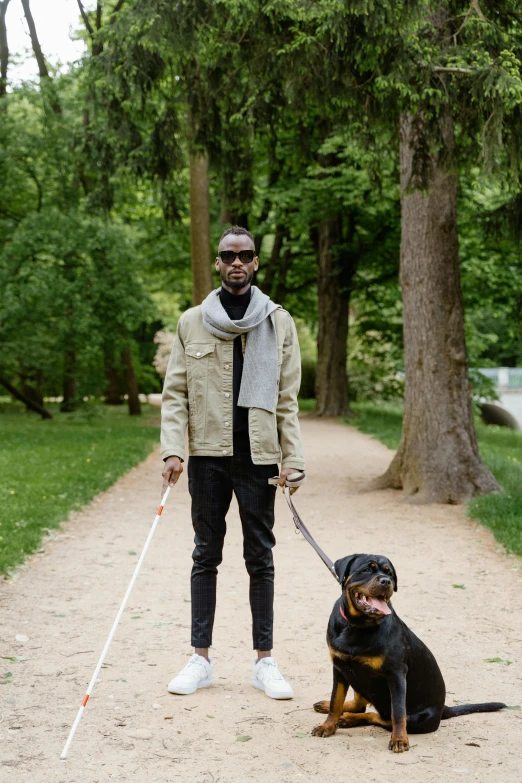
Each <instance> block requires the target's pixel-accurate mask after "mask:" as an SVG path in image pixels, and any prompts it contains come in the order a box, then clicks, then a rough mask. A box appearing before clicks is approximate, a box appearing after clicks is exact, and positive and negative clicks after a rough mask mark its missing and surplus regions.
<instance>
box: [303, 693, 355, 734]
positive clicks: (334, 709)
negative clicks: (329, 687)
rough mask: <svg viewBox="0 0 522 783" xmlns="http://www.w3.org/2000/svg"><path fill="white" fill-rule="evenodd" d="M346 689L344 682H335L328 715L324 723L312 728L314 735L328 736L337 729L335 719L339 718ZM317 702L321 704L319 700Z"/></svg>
mask: <svg viewBox="0 0 522 783" xmlns="http://www.w3.org/2000/svg"><path fill="white" fill-rule="evenodd" d="M347 690H348V688H347V687H346V685H345V684H344V683H342V682H338V683H337V686H336V688H335V691H334V692H333V693H332V699H331V701H330V711H329V713H328V717H327V718H326V720H325V722H324V723H321V725H320V726H316V727H315V729H313V731H312V734H313V736H314V737H330V736H331V735H332V734H335V732H336V731H337V721H338V720H339V716H340V715H341V712H342V711H343V705H344V700H345V698H346V691H347ZM319 704H321V702H319ZM314 709H315V705H314Z"/></svg>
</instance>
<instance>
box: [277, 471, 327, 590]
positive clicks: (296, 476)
mask: <svg viewBox="0 0 522 783" xmlns="http://www.w3.org/2000/svg"><path fill="white" fill-rule="evenodd" d="M268 483H269V484H271V485H272V486H278V485H279V476H274V477H273V478H271V479H268ZM305 483H306V475H305V473H304V471H303V472H302V473H291V474H290V475H289V476H287V477H286V480H285V498H286V502H287V503H288V507H289V509H290V511H291V513H292V517H293V519H294V525H295V529H296V532H297V533H302V534H303V536H304V538H305V539H306V540H307V541H308V543H309V544H310V546H311V547H313V549H315V551H316V552H317V554H318V555H319V557H320V558H321V560H322V561H323V563H324V564H325V566H326V567H327V569H328V570H329V571H330V573H331V574H332V576H333V577H334V578H335V580H336V582H339V577H338V576H337V573H336V570H335V566H334V564H333V562H332V561H331V560H330V558H329V557H328V555H327V554H325V553H324V552H323V550H322V549H321V547H320V546H319V544H317V542H316V541H315V539H314V537H313V536H312V534H311V533H310V531H309V530H308V528H307V527H306V525H305V523H304V522H303V520H302V519H301V517H300V516H299V514H298V512H297V509H296V507H295V506H294V504H293V502H292V497H291V495H290V489H291V488H292V487H300V486H301V485H302V484H305Z"/></svg>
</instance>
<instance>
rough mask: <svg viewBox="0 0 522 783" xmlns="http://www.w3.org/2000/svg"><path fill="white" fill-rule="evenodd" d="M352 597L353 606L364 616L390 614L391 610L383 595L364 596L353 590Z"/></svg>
mask: <svg viewBox="0 0 522 783" xmlns="http://www.w3.org/2000/svg"><path fill="white" fill-rule="evenodd" d="M352 595H353V600H354V602H355V605H356V606H357V607H358V608H359V609H361V610H362V611H363V612H365V613H366V614H376V613H379V614H391V609H390V607H389V606H388V601H387V599H386V596H384V595H379V596H376V595H365V594H364V593H361V592H358V591H357V590H354V591H353V593H352Z"/></svg>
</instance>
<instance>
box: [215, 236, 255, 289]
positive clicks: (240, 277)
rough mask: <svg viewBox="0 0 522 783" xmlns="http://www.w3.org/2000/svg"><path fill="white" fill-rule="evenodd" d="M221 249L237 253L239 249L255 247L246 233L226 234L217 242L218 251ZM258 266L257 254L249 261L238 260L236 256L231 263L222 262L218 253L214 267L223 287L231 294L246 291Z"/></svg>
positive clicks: (253, 248)
mask: <svg viewBox="0 0 522 783" xmlns="http://www.w3.org/2000/svg"><path fill="white" fill-rule="evenodd" d="M222 250H232V251H234V252H235V253H239V252H240V251H241V250H255V247H254V243H253V242H252V240H251V239H250V237H248V236H247V235H246V234H227V235H226V237H223V239H222V240H221V242H220V243H219V248H218V253H220V252H221V251H222ZM258 266H259V259H258V257H257V256H254V258H253V260H252V261H250V262H244V261H240V260H239V258H238V257H237V256H236V258H235V260H234V261H233V262H232V263H231V264H224V263H223V262H222V260H221V258H220V257H219V255H218V256H217V258H216V269H217V271H218V272H219V275H220V277H221V281H222V284H223V288H226V289H227V291H229V292H230V293H231V294H244V293H246V292H247V291H248V288H249V286H250V284H251V282H252V278H253V276H254V272H256V271H257V269H258Z"/></svg>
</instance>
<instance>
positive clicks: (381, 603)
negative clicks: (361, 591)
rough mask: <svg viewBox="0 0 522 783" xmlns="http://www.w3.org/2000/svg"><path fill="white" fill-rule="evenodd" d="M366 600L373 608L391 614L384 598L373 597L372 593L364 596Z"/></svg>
mask: <svg viewBox="0 0 522 783" xmlns="http://www.w3.org/2000/svg"><path fill="white" fill-rule="evenodd" d="M366 600H367V602H368V603H369V604H370V605H371V606H372V607H373V608H374V609H378V610H379V612H382V613H383V614H391V609H390V607H389V606H388V604H387V603H386V601H385V600H384V598H375V597H374V596H372V595H369V596H367V597H366Z"/></svg>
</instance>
